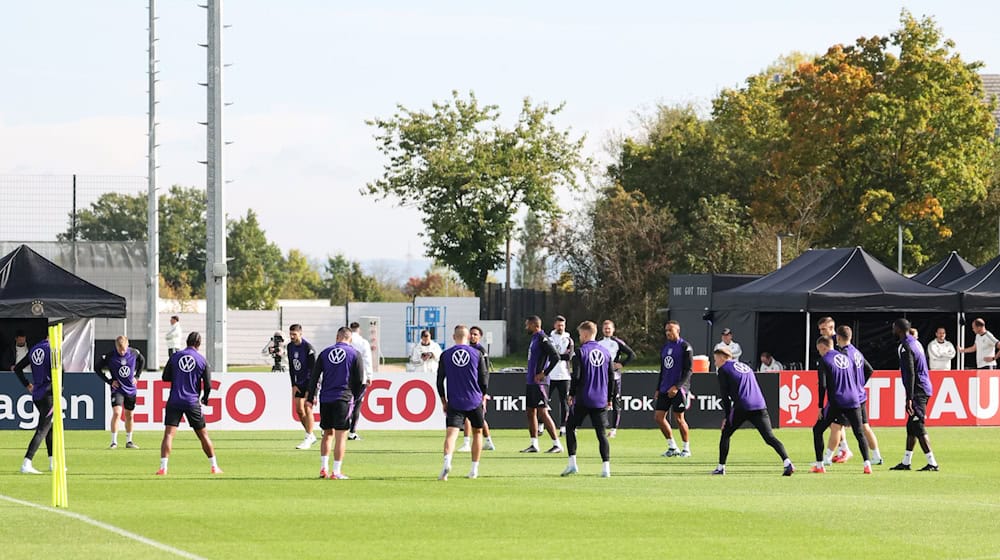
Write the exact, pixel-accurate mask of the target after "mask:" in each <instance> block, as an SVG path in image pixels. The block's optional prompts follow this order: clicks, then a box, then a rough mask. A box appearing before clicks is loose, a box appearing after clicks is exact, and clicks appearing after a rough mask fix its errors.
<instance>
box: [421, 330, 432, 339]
mask: <svg viewBox="0 0 1000 560" xmlns="http://www.w3.org/2000/svg"><path fill="white" fill-rule="evenodd" d="M430 335H431V331H429V330H427V329H424V330H422V331H420V338H423V337H424V336H430Z"/></svg>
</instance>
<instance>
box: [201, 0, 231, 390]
mask: <svg viewBox="0 0 1000 560" xmlns="http://www.w3.org/2000/svg"><path fill="white" fill-rule="evenodd" d="M205 8H206V9H207V10H208V43H207V44H206V45H205V47H206V48H207V50H208V81H207V82H206V84H205V85H206V86H207V88H208V119H207V121H206V123H205V124H206V127H207V130H208V141H207V154H206V158H205V165H206V166H207V168H208V172H207V177H206V190H207V195H208V200H207V202H208V204H207V208H208V212H207V214H208V216H207V217H208V223H207V224H206V228H205V230H206V237H207V239H206V241H207V244H206V247H205V252H206V259H205V282H206V286H205V300H206V301H205V303H206V306H205V307H206V309H205V311H206V319H207V322H206V326H205V330H206V331H207V332H206V334H207V341H206V343H207V344H206V352H205V354H206V358H207V359H208V363H209V365H210V366H211V367H212V369H214V370H215V371H225V370H226V365H227V363H228V361H227V360H226V277H227V276H228V270H227V266H226V206H225V197H224V192H223V187H224V186H225V181H224V180H223V167H222V148H223V146H224V142H223V139H222V106H223V103H222V66H223V64H222V0H207V3H206V5H205Z"/></svg>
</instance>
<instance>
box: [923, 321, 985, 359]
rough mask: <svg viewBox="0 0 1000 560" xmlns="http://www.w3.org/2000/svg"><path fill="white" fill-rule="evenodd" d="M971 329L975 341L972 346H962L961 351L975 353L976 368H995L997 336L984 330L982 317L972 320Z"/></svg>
mask: <svg viewBox="0 0 1000 560" xmlns="http://www.w3.org/2000/svg"><path fill="white" fill-rule="evenodd" d="M972 330H973V332H975V333H976V342H975V344H973V345H972V346H969V347H967V348H962V353H963V354H967V353H969V352H975V353H976V369H994V368H996V364H997V343H998V341H997V337H995V336H993V333H991V332H990V331H988V330H986V321H984V320H983V319H982V318H978V319H976V320H975V321H973V322H972ZM932 369H933V368H932Z"/></svg>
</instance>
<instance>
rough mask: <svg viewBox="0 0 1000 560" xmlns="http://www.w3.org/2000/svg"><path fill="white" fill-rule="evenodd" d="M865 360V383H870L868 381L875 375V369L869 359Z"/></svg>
mask: <svg viewBox="0 0 1000 560" xmlns="http://www.w3.org/2000/svg"><path fill="white" fill-rule="evenodd" d="M863 359H864V361H865V365H864V366H863V367H864V369H865V383H868V380H869V379H871V378H872V374H874V373H875V368H873V367H872V365H871V364H870V363H869V362H868V359H867V358H863Z"/></svg>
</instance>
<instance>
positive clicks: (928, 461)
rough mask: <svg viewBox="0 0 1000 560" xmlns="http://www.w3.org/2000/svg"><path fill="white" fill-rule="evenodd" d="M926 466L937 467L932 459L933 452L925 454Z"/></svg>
mask: <svg viewBox="0 0 1000 560" xmlns="http://www.w3.org/2000/svg"><path fill="white" fill-rule="evenodd" d="M927 464H928V465H932V466H935V467H936V466H937V460H936V459H935V458H934V452H933V451H931V452H928V453H927Z"/></svg>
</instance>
